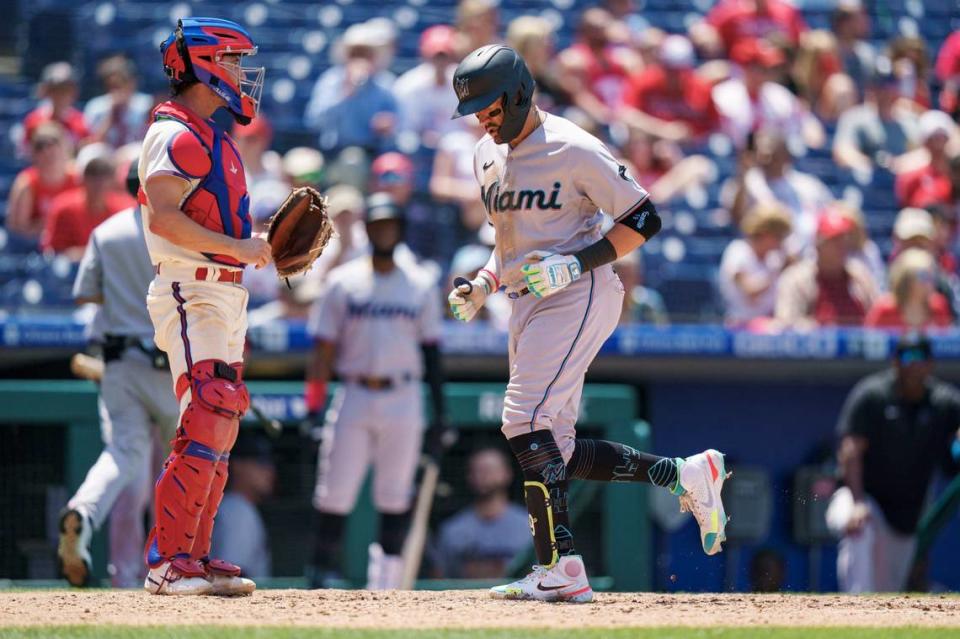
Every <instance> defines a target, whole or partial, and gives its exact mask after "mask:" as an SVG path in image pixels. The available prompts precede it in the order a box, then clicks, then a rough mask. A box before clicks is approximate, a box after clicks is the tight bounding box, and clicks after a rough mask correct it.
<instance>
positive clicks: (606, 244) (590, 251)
mask: <svg viewBox="0 0 960 639" xmlns="http://www.w3.org/2000/svg"><path fill="white" fill-rule="evenodd" d="M573 256H574V257H575V258H577V259H578V260H580V270H581V271H583V272H584V273H586V272H587V271H591V270H593V269H595V268H597V267H598V266H603V265H604V264H610V263H611V262H616V261H617V249H615V248H613V243H612V242H611V241H610V240H608V239H607V238H605V237H601V238H600V239H599V240H597V241H596V242H594V243H593V244H591V245H590V246H588V247H586V248H585V249H582V250H579V251H577V252H576V253H574V254H573Z"/></svg>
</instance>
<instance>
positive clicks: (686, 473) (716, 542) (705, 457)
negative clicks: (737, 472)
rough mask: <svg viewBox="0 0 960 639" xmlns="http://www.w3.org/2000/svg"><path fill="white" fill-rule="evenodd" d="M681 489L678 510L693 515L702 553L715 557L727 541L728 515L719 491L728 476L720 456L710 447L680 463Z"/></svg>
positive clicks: (678, 470)
mask: <svg viewBox="0 0 960 639" xmlns="http://www.w3.org/2000/svg"><path fill="white" fill-rule="evenodd" d="M677 473H678V474H679V476H680V486H681V487H682V488H683V490H684V493H683V494H682V495H680V510H681V511H685V512H691V513H693V516H694V517H695V518H696V520H697V524H699V526H700V541H701V543H702V544H703V552H705V553H707V554H708V555H715V554H717V553H718V552H720V551H721V550H722V548H721V547H720V544H722V543H723V542H725V541H726V540H727V535H726V528H727V515H726V513H725V512H724V510H723V501H722V499H721V498H720V491H721V490H722V489H723V482H724V480H725V479H726V478H727V477H729V476H730V473H727V472H726V468H725V467H724V463H723V455H722V454H721V453H719V452H717V451H715V450H713V449H712V448H711V449H710V450H707V451H704V452H702V453H700V454H699V455H693V456H692V457H687V458H686V459H684V460H682V463H681V464H680V468H678V469H677Z"/></svg>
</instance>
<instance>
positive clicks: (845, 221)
mask: <svg viewBox="0 0 960 639" xmlns="http://www.w3.org/2000/svg"><path fill="white" fill-rule="evenodd" d="M853 228H854V224H853V220H851V219H850V218H848V217H847V216H845V215H841V214H840V213H839V212H838V211H834V210H830V209H827V210H826V211H824V212H823V213H821V214H820V219H818V220H817V239H818V240H832V239H833V238H835V237H839V236H841V235H844V234H845V233H849V232H850V231H852V230H853Z"/></svg>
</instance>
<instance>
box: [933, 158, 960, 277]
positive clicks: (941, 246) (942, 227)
mask: <svg viewBox="0 0 960 639" xmlns="http://www.w3.org/2000/svg"><path fill="white" fill-rule="evenodd" d="M954 165H957V166H956V167H955V166H954ZM958 168H960V156H958V157H956V158H954V159H953V160H951V161H950V169H951V172H953V173H957V172H958V171H957V170H958ZM954 193H958V191H957V183H956V181H954ZM927 211H928V212H929V213H930V217H932V218H933V228H934V234H933V243H934V256H935V257H936V258H937V263H938V264H939V266H940V268H941V269H943V270H944V271H947V272H948V273H956V272H957V270H958V268H960V265H958V264H957V255H956V252H955V247H956V242H957V214H958V212H957V209H956V207H955V206H953V207H950V206H932V207H930V208H928V209H927Z"/></svg>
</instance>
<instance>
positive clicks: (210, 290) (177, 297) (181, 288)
mask: <svg viewBox="0 0 960 639" xmlns="http://www.w3.org/2000/svg"><path fill="white" fill-rule="evenodd" d="M208 271H209V272H211V273H212V272H216V271H217V269H215V268H211V269H208ZM195 272H196V268H194V267H185V266H181V267H177V266H168V265H167V263H164V264H161V266H160V274H159V275H157V276H156V277H155V278H154V280H153V282H151V283H150V289H149V290H148V291H147V310H148V311H150V319H151V320H152V321H153V328H154V331H155V333H154V341H155V342H156V344H157V348H159V349H160V350H162V351H164V352H165V353H166V354H167V357H168V358H169V359H170V372H171V374H172V376H173V383H174V384H176V382H177V380H178V379H179V378H180V375H182V374H184V373H186V372H187V371H188V370H189V369H190V366H191V365H192V364H194V363H196V362H200V361H203V360H206V359H219V360H223V361H225V362H227V363H228V364H233V363H236V362H240V361H243V346H244V341H245V339H246V336H247V299H248V298H249V295H248V293H247V289H245V288H244V287H243V286H242V285H240V284H233V283H229V282H215V281H197V280H195V279H194V278H195V277H196V276H195ZM211 277H212V276H211ZM189 401H190V391H189V390H188V391H187V392H186V393H184V394H183V397H182V398H181V401H180V406H181V409H185V408H186V406H187V404H188V403H189Z"/></svg>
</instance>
